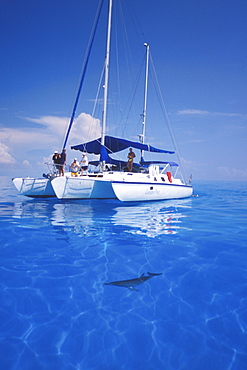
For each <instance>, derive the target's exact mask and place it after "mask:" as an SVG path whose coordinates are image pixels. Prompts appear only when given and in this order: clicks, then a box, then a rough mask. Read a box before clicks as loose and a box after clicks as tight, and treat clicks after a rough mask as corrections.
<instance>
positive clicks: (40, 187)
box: [12, 177, 56, 198]
mask: <svg viewBox="0 0 247 370" xmlns="http://www.w3.org/2000/svg"><path fill="white" fill-rule="evenodd" d="M12 181H13V184H14V185H15V187H16V189H17V190H18V192H19V193H20V194H22V195H25V196H27V197H31V198H52V197H55V196H56V195H55V192H54V190H53V188H52V186H51V180H50V179H46V178H37V179H36V178H31V177H27V178H18V177H16V178H14V179H13V180H12Z"/></svg>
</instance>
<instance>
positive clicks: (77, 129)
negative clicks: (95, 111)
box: [26, 113, 101, 144]
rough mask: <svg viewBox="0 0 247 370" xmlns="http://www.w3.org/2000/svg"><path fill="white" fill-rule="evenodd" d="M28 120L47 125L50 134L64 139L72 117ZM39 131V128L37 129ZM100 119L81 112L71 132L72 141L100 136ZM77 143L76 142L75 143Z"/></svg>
mask: <svg viewBox="0 0 247 370" xmlns="http://www.w3.org/2000/svg"><path fill="white" fill-rule="evenodd" d="M26 119H27V120H28V121H31V122H35V123H38V124H41V125H43V126H44V127H45V129H46V131H48V132H47V133H48V134H52V135H54V133H55V134H56V137H59V138H61V139H63V138H64V137H65V134H66V132H67V127H68V125H69V122H70V119H69V118H68V117H56V116H43V117H39V118H30V117H26ZM37 131H38V130H37ZM100 133H101V129H100V120H99V119H96V118H93V117H92V116H91V115H90V114H87V113H80V114H79V116H78V117H77V118H75V120H74V122H73V126H72V129H71V133H70V141H71V139H72V140H77V141H79V142H82V141H87V140H91V139H92V138H97V137H98V136H100ZM73 144H75V143H73Z"/></svg>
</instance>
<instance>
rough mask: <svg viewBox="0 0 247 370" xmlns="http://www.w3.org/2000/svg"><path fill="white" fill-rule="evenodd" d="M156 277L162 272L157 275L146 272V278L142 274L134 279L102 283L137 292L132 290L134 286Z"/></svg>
mask: <svg viewBox="0 0 247 370" xmlns="http://www.w3.org/2000/svg"><path fill="white" fill-rule="evenodd" d="M158 275H162V272H161V273H158V274H154V273H152V272H148V276H145V275H144V274H142V275H141V276H140V277H138V278H135V279H129V280H119V281H111V282H110V283H104V285H115V286H121V287H124V288H128V289H130V290H135V291H138V289H135V288H134V287H135V286H137V285H140V284H142V283H145V281H147V280H149V279H151V278H152V277H154V276H158Z"/></svg>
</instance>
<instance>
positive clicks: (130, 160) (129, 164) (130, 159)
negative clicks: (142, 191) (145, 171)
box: [127, 148, 136, 172]
mask: <svg viewBox="0 0 247 370" xmlns="http://www.w3.org/2000/svg"><path fill="white" fill-rule="evenodd" d="M135 156H136V155H135V153H134V152H133V151H132V148H130V151H129V154H128V162H127V168H128V171H129V172H132V168H133V160H134V158H135Z"/></svg>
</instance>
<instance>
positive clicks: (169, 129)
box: [150, 53, 186, 181]
mask: <svg viewBox="0 0 247 370" xmlns="http://www.w3.org/2000/svg"><path fill="white" fill-rule="evenodd" d="M150 61H151V63H152V69H153V73H154V78H155V83H156V86H157V89H158V94H159V95H158V97H159V101H160V104H161V108H163V109H162V112H163V115H164V117H165V120H166V123H167V127H168V131H169V134H170V136H171V140H172V143H173V145H174V149H175V151H176V154H177V157H178V160H179V163H180V167H181V174H182V178H183V181H185V178H186V176H185V170H184V166H183V163H182V160H181V156H180V153H179V149H178V145H177V142H176V139H175V135H174V133H173V130H172V126H171V122H170V119H169V116H168V113H167V109H166V105H165V102H164V98H163V95H162V93H161V89H160V85H159V82H158V78H157V74H156V70H155V67H154V62H153V59H152V56H151V53H150Z"/></svg>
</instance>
